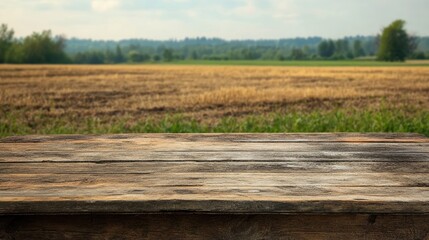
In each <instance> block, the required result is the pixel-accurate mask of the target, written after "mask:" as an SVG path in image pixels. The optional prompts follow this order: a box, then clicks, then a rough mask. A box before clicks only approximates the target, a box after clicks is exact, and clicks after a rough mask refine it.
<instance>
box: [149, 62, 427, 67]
mask: <svg viewBox="0 0 429 240" xmlns="http://www.w3.org/2000/svg"><path fill="white" fill-rule="evenodd" d="M156 64H165V65H203V66H205V65H207V66H289V67H410V66H415V67H429V61H425V60H422V61H410V62H380V61H374V60H337V61H334V60H331V61H322V60H320V61H319V60H314V61H271V60H216V61H214V60H213V61H212V60H184V61H174V62H168V63H156Z"/></svg>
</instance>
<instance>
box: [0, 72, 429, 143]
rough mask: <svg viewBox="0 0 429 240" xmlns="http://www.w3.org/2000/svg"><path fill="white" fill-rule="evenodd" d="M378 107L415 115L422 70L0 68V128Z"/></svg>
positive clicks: (422, 102)
mask: <svg viewBox="0 0 429 240" xmlns="http://www.w3.org/2000/svg"><path fill="white" fill-rule="evenodd" d="M381 110H383V111H388V112H389V113H391V114H393V115H392V116H394V114H395V113H397V112H401V114H402V115H401V116H404V117H410V118H411V119H413V118H415V117H416V116H417V115H418V116H417V117H419V118H422V117H423V119H420V120H422V121H425V120H426V119H425V118H426V117H427V116H429V115H427V112H428V111H429V68H427V67H265V66H259V67H257V66H247V67H246V66H173V65H171V66H167V65H162V66H161V65H142V66H137V65H136V66H121V65H117V66H104V65H103V66H72V65H64V66H41V65H33V66H22V65H21V66H18V65H4V66H0V124H1V125H0V129H2V130H0V131H1V132H2V135H11V134H21V133H23V134H24V133H46V132H53V133H56V132H60V133H61V132H70V131H73V130H74V131H76V132H85V131H83V130H82V129H85V128H87V127H88V121H91V122H93V121H95V122H96V123H97V124H98V125H102V126H108V125H110V126H114V125H115V124H118V123H121V128H124V127H125V128H127V127H128V130H130V129H131V127H132V126H133V125H135V124H136V123H138V122H142V121H143V122H144V121H147V120H148V119H151V121H153V122H156V121H162V119H165V116H175V115H180V116H181V118H184V119H191V120H192V121H193V122H194V123H196V124H205V125H207V126H210V125H213V124H218V123H219V122H220V121H222V119H225V118H231V117H233V118H236V119H245V118H248V117H252V116H267V115H269V114H277V115H285V114H291V113H295V114H304V115H305V114H312V113H315V112H317V113H320V114H321V115H323V114H324V113H327V114H328V113H333V112H335V111H337V112H338V111H340V112H341V113H342V114H345V115H347V114H349V113H350V114H351V113H352V112H366V113H368V112H371V113H377V112H379V111H381ZM422 113H423V115H422ZM427 120H428V121H429V119H427ZM146 124H147V122H146ZM425 126H426V125H425ZM423 127H424V126H423ZM20 129H21V130H22V129H26V130H22V131H21V130H20ZM47 129H50V130H47ZM53 129H69V130H68V131H61V130H58V131H54V130H53ZM70 129H71V130H70ZM81 130H82V131H81ZM128 130H127V129H125V130H124V131H128ZM297 130H298V129H297ZM304 130H305V129H304ZM106 131H107V130H106ZM109 131H110V130H109ZM116 131H120V130H116ZM428 131H429V130H428ZM95 132H99V131H95ZM100 132H104V130H101V131H100Z"/></svg>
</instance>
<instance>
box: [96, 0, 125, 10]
mask: <svg viewBox="0 0 429 240" xmlns="http://www.w3.org/2000/svg"><path fill="white" fill-rule="evenodd" d="M120 5H121V1H120V0H92V1H91V7H92V9H93V10H94V11H96V12H107V11H110V10H113V9H115V8H117V7H119V6H120Z"/></svg>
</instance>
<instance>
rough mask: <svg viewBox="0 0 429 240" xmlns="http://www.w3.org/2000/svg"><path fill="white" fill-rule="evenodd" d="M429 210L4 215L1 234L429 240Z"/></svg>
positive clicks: (92, 239) (93, 239)
mask: <svg viewBox="0 0 429 240" xmlns="http://www.w3.org/2000/svg"><path fill="white" fill-rule="evenodd" d="M428 222H429V215H412V216H411V215H364V214H359V215H354V214H348V215H329V216H327V215H198V214H197V215H195V214H188V215H184V214H164V215H87V216H4V217H0V239H4V240H12V239H13V240H18V239H40V240H51V239H76V240H79V239H82V240H88V239H89V240H98V239H100V240H101V239H149V240H150V239H155V240H160V239H191V240H195V239H204V240H206V239H209V240H221V239H231V240H263V239H265V240H266V239H273V240H274V239H286V240H309V239H313V240H314V239H315V240H332V239H335V240H353V239H371V240H399V239H401V240H428V239H429V224H427V223H428Z"/></svg>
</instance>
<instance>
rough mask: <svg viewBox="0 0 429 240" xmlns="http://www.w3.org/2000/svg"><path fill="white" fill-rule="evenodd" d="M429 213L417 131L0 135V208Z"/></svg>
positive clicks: (427, 157)
mask: <svg viewBox="0 0 429 240" xmlns="http://www.w3.org/2000/svg"><path fill="white" fill-rule="evenodd" d="M164 212H193V213H217V214H225V213H261V214H272V213H281V214H297V213H306V214H316V213H318V214H319V213H320V214H346V213H347V214H350V213H353V214H380V213H381V214H429V139H428V138H425V137H422V136H419V135H414V134H130V135H128V134H121V135H59V136H56V135H54V136H19V137H10V138H4V139H0V214H2V215H10V214H44V213H50V214H61V213H63V214H65V213H67V214H87V213H99V214H106V213H138V214H145V213H164Z"/></svg>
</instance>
